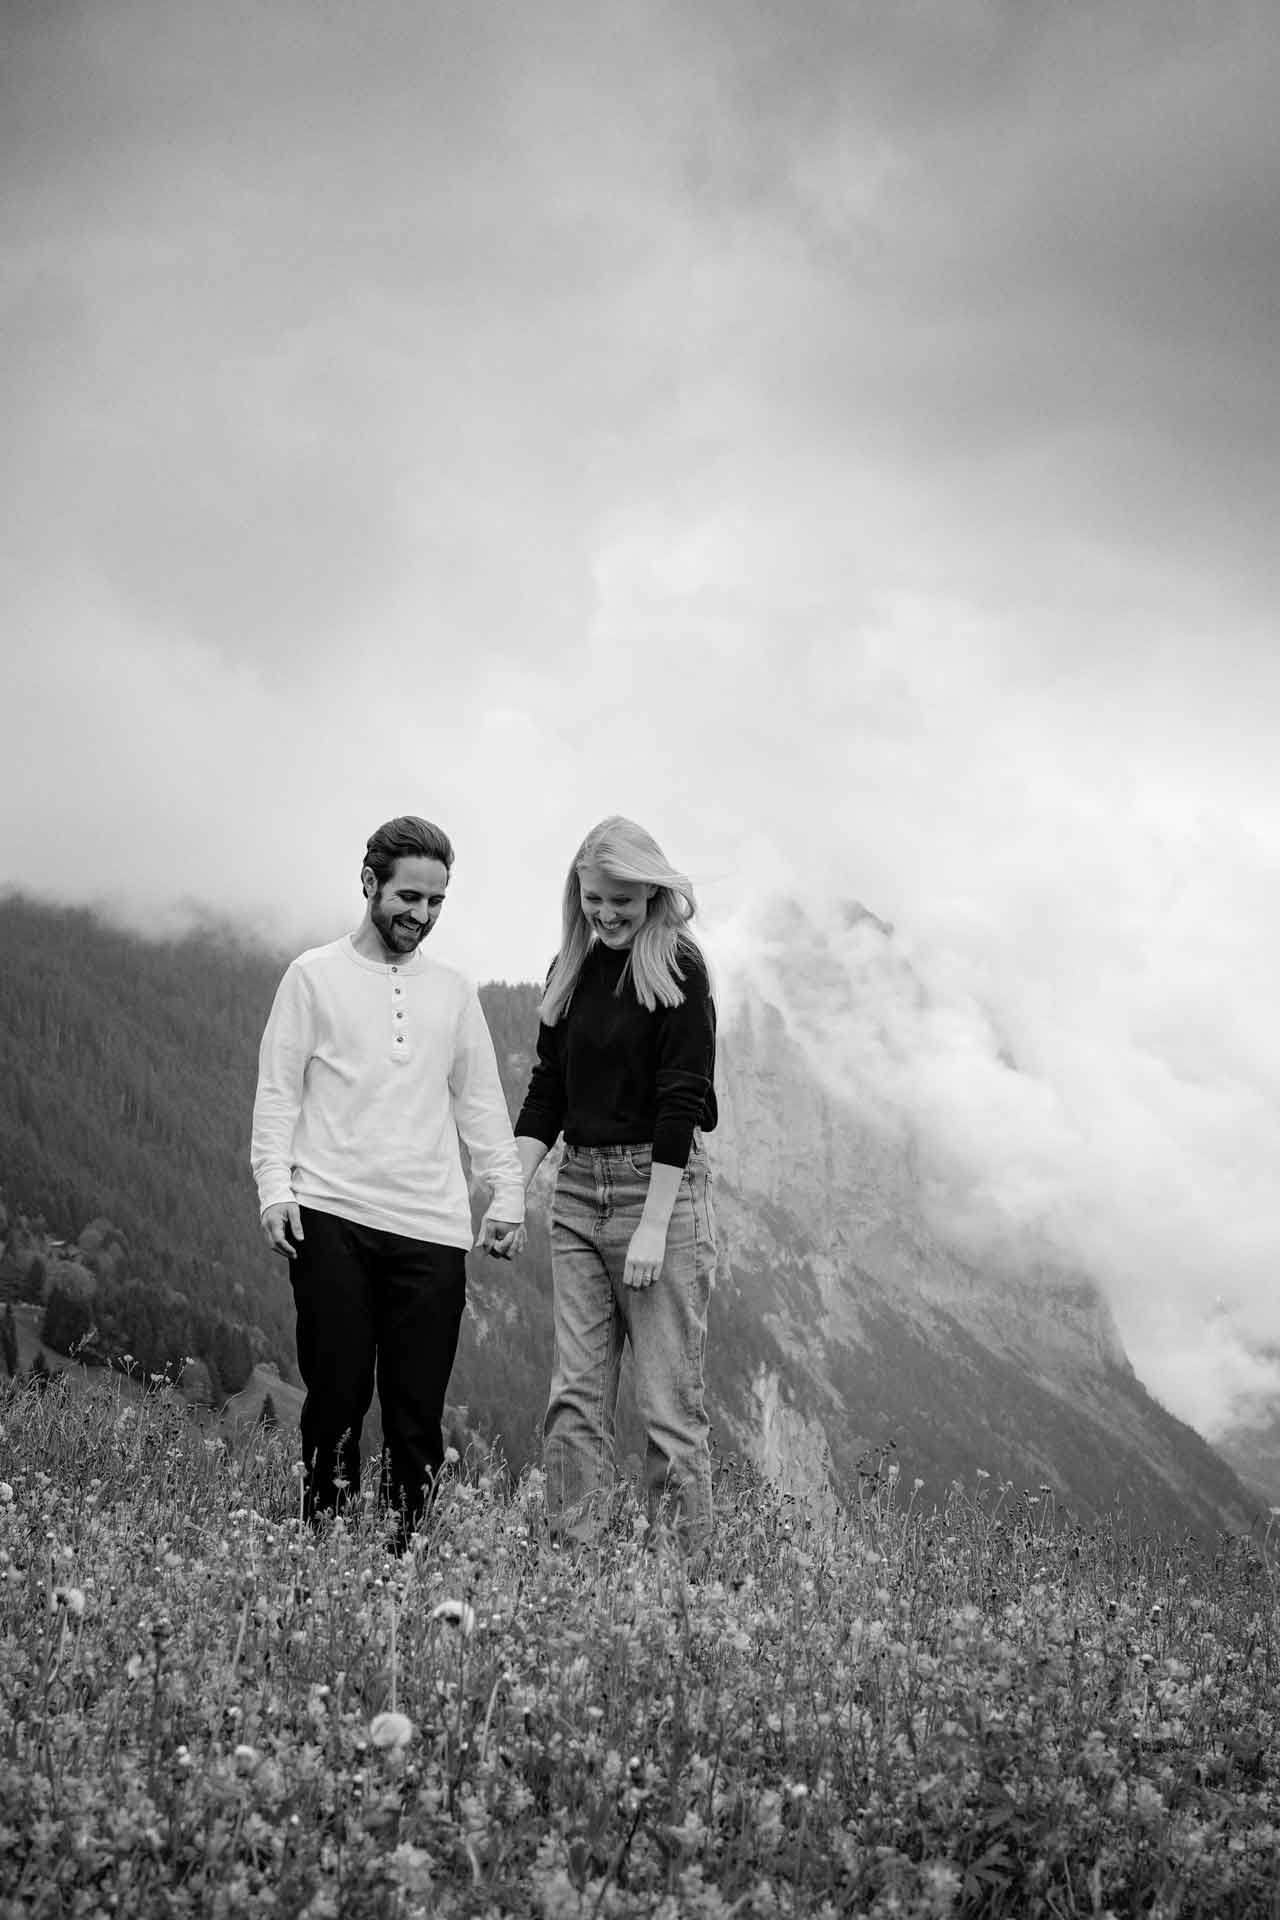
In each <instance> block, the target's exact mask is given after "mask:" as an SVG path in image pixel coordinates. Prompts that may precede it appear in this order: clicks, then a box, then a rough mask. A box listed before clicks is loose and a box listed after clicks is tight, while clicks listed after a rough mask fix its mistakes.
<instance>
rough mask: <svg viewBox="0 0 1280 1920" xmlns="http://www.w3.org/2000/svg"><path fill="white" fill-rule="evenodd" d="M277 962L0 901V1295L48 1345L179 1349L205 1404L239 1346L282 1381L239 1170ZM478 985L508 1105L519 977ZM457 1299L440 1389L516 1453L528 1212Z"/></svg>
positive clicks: (516, 1061)
mask: <svg viewBox="0 0 1280 1920" xmlns="http://www.w3.org/2000/svg"><path fill="white" fill-rule="evenodd" d="M285 959H286V956H282V955H277V954H271V953H266V952H263V951H260V950H255V949H253V948H251V947H247V946H245V945H244V944H242V943H240V942H238V941H237V940H235V939H234V938H233V937H231V936H230V935H227V934H225V933H219V932H212V933H211V932H203V933H200V934H198V935H194V936H192V937H190V938H187V939H183V940H178V941H161V942H149V941H143V940H141V939H139V938H137V937H136V936H134V935H131V934H128V933H124V932H121V931H119V930H117V929H114V928H111V927H107V926H105V925H103V924H101V923H100V922H98V921H96V920H94V919H91V918H87V917H86V916H84V915H82V914H78V913H67V912H59V911H57V910H56V909H53V908H49V907H46V906H42V905H39V904H37V903H34V902H32V901H29V900H25V899H22V898H14V897H10V898H7V899H3V900H0V1195H2V1196H4V1197H5V1198H6V1199H7V1202H8V1210H9V1216H10V1218H9V1223H8V1227H7V1229H6V1228H5V1227H4V1225H3V1224H0V1254H2V1255H3V1258H0V1287H3V1288H4V1289H5V1290H6V1291H8V1292H9V1293H10V1294H11V1295H13V1296H14V1297H27V1298H39V1297H43V1298H44V1300H45V1302H46V1311H45V1321H44V1327H43V1332H44V1337H45V1339H46V1341H47V1342H48V1343H49V1344H50V1346H52V1347H53V1348H54V1349H55V1350H56V1351H58V1352H63V1353H65V1352H67V1351H68V1350H69V1349H70V1348H72V1347H73V1346H76V1345H77V1344H78V1343H79V1342H80V1341H81V1340H82V1339H83V1338H84V1337H85V1336H86V1335H87V1334H89V1333H90V1330H91V1329H92V1338H91V1339H90V1341H89V1344H88V1346H87V1348H86V1349H85V1355H86V1357H87V1358H90V1359H97V1360H101V1361H109V1360H111V1359H117V1360H118V1359H119V1357H120V1356H121V1355H122V1354H123V1353H126V1352H127V1353H129V1354H131V1355H132V1356H133V1359H134V1362H135V1364H137V1365H138V1366H140V1368H141V1370H142V1371H144V1372H147V1371H151V1370H153V1369H155V1370H159V1369H160V1368H161V1367H162V1366H164V1365H170V1366H172V1365H173V1364H174V1363H177V1362H180V1361H181V1359H182V1358H183V1357H184V1356H186V1355H195V1356H196V1357H197V1358H198V1359H199V1360H200V1361H201V1362H202V1363H204V1365H205V1366H206V1367H207V1368H208V1369H209V1372H210V1375H211V1380H212V1397H213V1398H215V1399H217V1398H218V1397H220V1394H221V1393H222V1392H226V1393H230V1392H234V1391H235V1390H236V1389H237V1388H238V1387H240V1386H241V1385H242V1384H243V1380H244V1377H245V1376H246V1375H247V1373H248V1370H249V1367H250V1365H251V1363H252V1361H253V1360H256V1359H266V1360H270V1361H272V1362H274V1363H275V1364H276V1365H277V1366H278V1367H279V1368H280V1370H281V1372H282V1373H283V1374H284V1376H285V1378H286V1379H292V1380H296V1378H297V1372H296V1366H295V1356H294V1344H293V1306H292V1297H291V1294H290V1290H289V1283H288V1276H287V1274H286V1273H285V1271H284V1269H283V1266H282V1265H281V1263H280V1262H279V1261H278V1260H276V1259H274V1258H273V1257H272V1256H271V1255H270V1254H269V1253H268V1252H267V1250H266V1248H265V1247H264V1246H263V1245H262V1242H261V1240H260V1238H259V1234H258V1227H257V1210H256V1204H255V1198H254V1192H253V1186H252V1181H251V1178H250V1174H249V1167H248V1152H249V1126H250V1115H251V1111H252V1105H253V1092H254V1082H255V1076H256V1070H257V1052H258V1041H259V1038H260V1035H261V1032H262V1025H263V1021H264V1020H265V1018H266V1014H267V1010H268V1008H269V1006H270V1003H271V997H272V995H273V993H274V992H275V988H276V984H277V982H278V980H279V978H280V973H281V971H282V968H283V966H284V964H285ZM481 998H482V1001H483V1003H484V1006H485V1012H486V1015H487V1017H488V1020H489V1023H490V1028H491V1030H492V1032H493V1037H494V1044H495V1049H496V1052H497V1055H498V1062H499V1067H500V1070H501V1072H502V1076H503V1083H504V1087H505V1088H506V1091H507V1095H508V1099H509V1101H510V1102H511V1103H512V1107H513V1110H514V1107H515V1106H516V1105H517V1104H518V1102H519V1100H520V1098H521V1095H522V1093H523V1090H524V1081H525V1077H526V1075H527V1072H528V1066H529V1061H530V1058H531V1052H532V1043H533V1038H534V1035H535V1033H536V1031H537V1001H538V990H537V989H536V988H534V987H533V986H490V987H485V988H482V989H481ZM20 1216H21V1217H22V1218H24V1219H26V1220H27V1221H29V1222H34V1223H35V1225H36V1226H37V1229H38V1231H37V1234H36V1235H35V1236H33V1235H32V1234H31V1233H30V1232H29V1231H28V1230H27V1229H26V1228H24V1227H23V1226H22V1225H21V1224H20ZM61 1242H65V1243H66V1244H65V1246H62V1245H60V1244H59V1243H61ZM50 1247H52V1248H53V1249H54V1251H53V1253H52V1254H50V1252H49V1248H50ZM88 1289H92V1293H91V1295H90V1294H89V1292H88ZM471 1298H472V1312H471V1313H470V1314H469V1315H468V1318H467V1321H466V1323H465V1328H464V1335H463V1341H462V1348H461V1351H460V1353H459V1357H458V1364H457V1368H456V1371H455V1374H454V1382H453V1389H452V1395H451V1398H452V1400H453V1401H454V1402H456V1403H458V1405H459V1409H460V1417H461V1420H462V1422H463V1424H464V1426H465V1427H467V1428H469V1429H470V1430H471V1431H473V1432H475V1433H476V1434H477V1435H480V1436H482V1437H484V1438H485V1439H496V1440H498V1441H500V1442H501V1443H502V1444H504V1446H505V1447H506V1450H507V1453H508V1457H509V1458H510V1459H511V1461H512V1464H513V1465H515V1466H520V1465H523V1464H525V1462H526V1461H528V1460H529V1459H530V1458H532V1457H534V1455H535V1453H536V1446H537V1435H538V1429H539V1426H540V1422H541V1416H542V1411H543V1405H544V1402H545V1394H546V1383H547V1379H548V1378H549V1375H550V1366H551V1327H550V1251H549V1247H548V1244H547V1233H546V1227H545V1224H544V1223H543V1222H542V1221H541V1219H535V1220H534V1221H533V1222H532V1227H531V1245H530V1248H529V1250H528V1252H527V1253H526V1254H525V1255H524V1256H523V1257H522V1259H521V1260H520V1261H518V1262H516V1263H513V1264H508V1263H506V1262H495V1261H488V1260H481V1259H479V1258H478V1257H473V1259H472V1262H471ZM372 1433H373V1435H374V1436H375V1437H376V1433H377V1427H376V1422H375V1424H374V1426H373V1428H372Z"/></svg>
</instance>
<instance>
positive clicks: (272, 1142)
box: [249, 966, 312, 1260]
mask: <svg viewBox="0 0 1280 1920" xmlns="http://www.w3.org/2000/svg"><path fill="white" fill-rule="evenodd" d="M311 1029H312V1018H311V1000H310V995H309V993H308V991H307V988H306V985H305V982H304V981H303V979H302V976H301V974H300V973H299V971H298V969H297V968H296V967H294V966H291V967H290V968H289V970H288V972H287V973H286V974H285V976H284V979H283V980H282V981H281V982H280V985H279V987H278V988H277V990H276V997H275V1000H274V1001H273V1002H272V1006H271V1012H270V1014H269V1015H268V1016H267V1024H266V1028H265V1030H264V1032H263V1035H262V1044H261V1046H260V1047H259V1049H258V1090H257V1094H256V1096H255V1098H254V1103H253V1135H252V1144H251V1146H250V1150H249V1158H250V1163H251V1165H252V1167H253V1177H254V1179H255V1180H256V1182H257V1186H258V1205H259V1208H260V1211H261V1221H262V1232H263V1236H264V1238H265V1239H266V1242H267V1245H268V1246H269V1247H270V1248H271V1250H272V1252H273V1253H280V1254H283V1255H284V1256H285V1258H286V1259H288V1260H292V1259H293V1258H294V1254H295V1250H296V1243H297V1242H298V1241H299V1240H301V1239H302V1215H301V1212H300V1210H299V1207H298V1203H297V1200H296V1199H295V1197H294V1192H293V1137H294V1132H295V1129H296V1127H297V1124H298V1115H299V1113H300V1112H301V1111H302V1091H303V1085H304V1082H305V1079H306V1071H307V1061H308V1060H309V1059H310V1057H311V1051H312V1039H311Z"/></svg>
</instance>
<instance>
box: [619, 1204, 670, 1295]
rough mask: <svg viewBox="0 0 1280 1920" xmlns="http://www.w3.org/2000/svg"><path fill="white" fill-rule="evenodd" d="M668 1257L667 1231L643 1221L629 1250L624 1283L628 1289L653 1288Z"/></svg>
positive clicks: (623, 1276) (623, 1275) (634, 1234)
mask: <svg viewBox="0 0 1280 1920" xmlns="http://www.w3.org/2000/svg"><path fill="white" fill-rule="evenodd" d="M666 1257H667V1230H666V1228H665V1227H655V1226H650V1225H649V1224H648V1223H647V1222H646V1221H645V1220H641V1222H640V1225H639V1226H638V1227H637V1228H636V1230H635V1232H634V1233H633V1234H632V1236H631V1245H630V1246H629V1247H628V1248H627V1264H626V1267H625V1268H624V1269H623V1274H622V1281H623V1285H624V1286H628V1287H651V1286H652V1285H653V1283H654V1281H655V1280H656V1279H657V1277H658V1275H659V1274H660V1273H661V1272H662V1263H663V1261H664V1260H665V1259H666Z"/></svg>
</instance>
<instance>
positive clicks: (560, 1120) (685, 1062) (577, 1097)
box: [516, 941, 717, 1167]
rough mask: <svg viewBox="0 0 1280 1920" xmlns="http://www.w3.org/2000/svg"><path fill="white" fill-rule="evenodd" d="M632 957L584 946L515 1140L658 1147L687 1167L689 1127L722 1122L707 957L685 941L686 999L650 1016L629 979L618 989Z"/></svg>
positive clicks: (658, 1157)
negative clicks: (718, 1111) (569, 996)
mask: <svg viewBox="0 0 1280 1920" xmlns="http://www.w3.org/2000/svg"><path fill="white" fill-rule="evenodd" d="M626 963H627V953H626V950H625V949H624V950H623V951H621V952H616V953H615V952H614V951H612V950H611V949H610V948H608V947H606V946H602V945H601V944H600V943H599V942H598V941H597V942H595V943H593V945H592V946H591V947H590V948H589V949H588V952H587V957H586V959H585V960H584V961H583V963H582V972H581V973H580V974H579V976H578V984H577V986H576V987H575V988H574V992H573V998H572V999H571V1000H570V1002H569V1005H568V1007H567V1009H566V1010H565V1012H564V1013H562V1014H561V1016H560V1018H559V1020H558V1021H557V1022H556V1024H555V1026H554V1027H548V1026H546V1025H545V1024H543V1025H541V1026H539V1028H538V1060H537V1065H536V1066H535V1067H534V1069H533V1073H532V1075H531V1076H530V1079H529V1090H528V1092H527V1093H526V1094H525V1097H524V1105H523V1106H522V1107H521V1109H520V1115H519V1118H518V1119H517V1121H516V1133H517V1135H521V1134H523V1135H526V1136H528V1137H530V1138H532V1139H534V1140H542V1141H544V1142H545V1144H546V1145H547V1146H548V1147H553V1146H554V1145H555V1143H556V1138H557V1136H558V1135H559V1134H560V1133H563V1134H564V1137H565V1142H566V1144H567V1145H568V1146H571V1147H620V1146H639V1145H644V1144H648V1143H650V1142H651V1143H652V1145H653V1157H654V1159H655V1161H660V1162H661V1163H662V1164H663V1166H670V1167H683V1166H685V1165H686V1163H687V1162H688V1159H689V1152H690V1149H691V1147H692V1145H693V1130H694V1128H695V1127H701V1128H702V1129H703V1130H704V1132H707V1133H709V1132H710V1131H711V1129H712V1128H713V1127H714V1126H715V1124H716V1117H717V1116H716V1095H715V1086H714V1084H713V1083H714V1079H715V1065H716V1009H715V1002H714V1000H713V999H712V997H711V983H710V981H709V980H708V978H707V970H706V966H705V964H704V962H703V959H702V955H701V954H700V953H699V952H698V949H697V948H696V947H695V946H693V945H691V944H690V945H685V944H683V943H682V944H681V947H680V950H679V954H678V956H677V964H678V966H679V967H680V969H681V971H682V972H683V974H684V978H683V980H682V981H681V983H680V984H681V988H682V991H683V993H684V1002H683V1004H682V1005H681V1006H678V1007H664V1006H663V1005H662V1004H661V1003H659V1004H658V1005H657V1006H656V1007H655V1008H654V1009H653V1011H652V1013H650V1012H647V1011H646V1009H645V1008H644V1007H642V1006H641V1004H640V1002H639V1001H638V1000H637V998H636V993H635V988H634V986H633V985H632V984H631V982H630V980H628V981H627V982H626V984H625V985H624V987H623V989H622V991H621V993H618V992H616V991H615V989H616V988H617V985H618V981H619V979H620V978H621V976H622V970H623V968H624V967H625V965H626Z"/></svg>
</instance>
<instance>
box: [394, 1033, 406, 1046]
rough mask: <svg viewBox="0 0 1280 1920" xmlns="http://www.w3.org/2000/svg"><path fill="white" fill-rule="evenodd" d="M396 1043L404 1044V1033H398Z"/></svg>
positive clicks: (398, 1044)
mask: <svg viewBox="0 0 1280 1920" xmlns="http://www.w3.org/2000/svg"><path fill="white" fill-rule="evenodd" d="M396 1045H397V1046H398V1047H402V1046H403V1045H404V1035H403V1034H402V1033H398V1034H397V1035H396Z"/></svg>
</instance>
